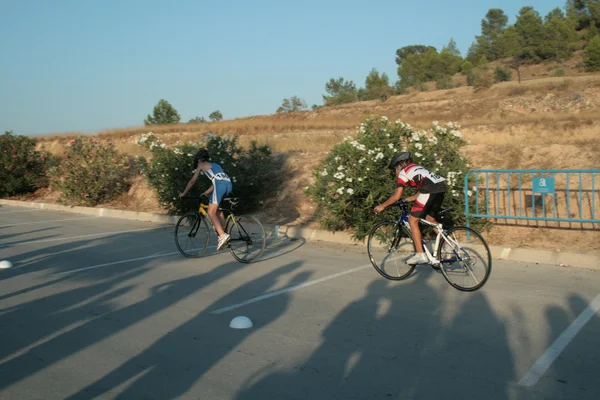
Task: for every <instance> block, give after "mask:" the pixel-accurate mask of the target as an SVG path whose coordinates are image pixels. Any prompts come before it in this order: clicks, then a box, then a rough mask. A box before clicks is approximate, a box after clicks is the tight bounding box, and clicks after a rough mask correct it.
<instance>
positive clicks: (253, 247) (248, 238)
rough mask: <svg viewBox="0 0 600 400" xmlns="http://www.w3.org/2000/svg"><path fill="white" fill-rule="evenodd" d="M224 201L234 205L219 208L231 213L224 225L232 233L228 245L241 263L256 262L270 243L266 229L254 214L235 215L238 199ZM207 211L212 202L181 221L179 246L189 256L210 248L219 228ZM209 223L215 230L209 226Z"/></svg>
mask: <svg viewBox="0 0 600 400" xmlns="http://www.w3.org/2000/svg"><path fill="white" fill-rule="evenodd" d="M182 199H196V200H202V199H203V197H190V196H184V197H182ZM224 202H228V203H229V204H230V207H229V208H224V207H219V211H223V212H224V213H225V214H227V216H226V217H225V225H224V226H223V229H224V230H225V232H227V233H228V234H229V235H231V239H230V240H229V243H228V244H227V248H228V249H229V251H231V254H232V255H233V257H235V259H236V260H238V261H239V262H243V263H251V262H253V261H256V260H257V259H258V258H259V257H260V256H261V254H262V253H263V251H264V250H265V246H266V243H267V238H266V235H265V229H264V228H263V226H262V224H261V223H260V221H259V220H258V219H257V218H256V217H254V216H252V215H239V216H238V215H235V214H234V213H233V211H232V210H233V208H234V206H235V204H236V203H237V202H236V201H235V199H233V198H225V199H224ZM207 210H208V204H205V203H203V202H202V201H201V202H200V205H199V207H198V211H191V212H188V213H186V214H184V215H182V216H181V218H179V220H178V221H177V225H176V226H175V245H176V246H177V249H178V250H179V252H180V253H181V254H183V255H184V256H185V257H188V258H196V257H200V256H202V254H204V252H205V251H206V249H207V248H208V247H209V243H210V236H211V231H215V228H214V226H213V224H212V221H211V220H210V218H209V217H208V213H207ZM209 223H210V225H211V227H212V229H210V228H209V225H208V224H209ZM215 233H216V231H215ZM213 247H216V245H215V246H213Z"/></svg>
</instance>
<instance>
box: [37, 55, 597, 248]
mask: <svg viewBox="0 0 600 400" xmlns="http://www.w3.org/2000/svg"><path fill="white" fill-rule="evenodd" d="M538 68H542V67H538ZM544 68H545V71H546V75H548V77H543V78H540V76H543V75H544V74H543V73H540V74H536V73H535V72H531V71H529V72H526V73H525V74H524V77H525V78H527V79H529V78H532V79H530V80H525V81H523V83H521V84H518V83H517V82H504V83H501V84H496V85H493V86H492V87H491V88H489V89H485V90H479V91H475V90H474V89H473V88H471V87H458V88H455V89H450V90H439V91H431V92H415V93H411V94H407V95H402V96H395V97H391V98H389V99H388V100H387V101H385V102H382V101H368V102H360V103H353V104H347V105H343V106H337V107H328V108H322V109H319V110H316V111H305V112H296V113H284V114H275V115H266V116H255V117H248V118H241V119H235V120H229V121H220V122H218V123H208V124H178V125H170V126H156V127H152V128H151V130H152V131H153V132H154V133H156V134H159V135H160V136H161V138H162V139H163V140H164V141H165V142H166V143H167V144H170V143H175V142H176V141H178V140H181V141H185V140H197V139H199V138H200V137H201V136H202V135H203V134H205V133H207V132H212V133H214V134H218V135H239V136H240V141H241V143H242V144H244V143H248V142H249V141H250V140H258V141H260V142H267V143H269V144H270V145H271V146H272V147H273V148H274V150H275V151H276V152H280V153H286V155H287V160H288V163H289V167H290V169H291V170H292V171H293V172H294V177H295V178H294V179H293V180H290V181H288V182H287V183H286V185H285V187H283V188H282V190H281V191H280V195H279V198H278V199H275V200H277V201H274V204H271V205H269V207H265V211H263V212H262V213H261V217H262V218H263V219H265V220H269V221H270V222H280V223H292V224H312V225H315V224H316V222H315V221H314V220H313V218H312V217H313V213H314V208H313V207H312V205H311V203H310V201H309V200H308V199H307V198H305V197H304V195H303V194H302V190H301V188H303V187H304V186H306V185H308V184H310V180H311V177H310V171H311V167H312V166H313V165H314V164H315V163H316V162H317V160H319V159H320V158H321V157H322V156H323V155H324V154H326V153H327V152H328V151H329V149H331V147H332V146H334V145H335V144H337V143H339V142H340V141H341V140H342V139H343V137H344V136H348V135H353V134H354V133H355V129H356V126H357V125H358V124H360V122H361V121H362V119H363V118H364V117H366V116H368V115H385V116H387V117H388V118H390V119H400V120H402V121H405V122H408V123H411V124H412V125H414V126H419V127H425V126H428V125H429V124H431V122H432V121H434V120H437V121H440V122H446V121H453V122H458V123H459V124H460V125H461V126H462V129H461V131H462V133H463V135H464V137H465V138H466V139H467V140H468V141H469V142H470V144H469V146H468V147H467V148H466V150H465V151H466V155H467V156H468V157H469V158H470V160H471V161H472V164H473V167H474V168H511V169H532V168H536V169H575V168H585V169H590V168H600V75H580V76H570V77H552V76H551V75H552V74H553V69H555V68H556V67H553V66H550V67H548V66H546V67H544ZM534 75H535V76H534ZM533 78H535V79H533ZM149 130H150V129H149V128H148V127H137V128H128V129H115V130H111V131H106V132H100V133H98V134H97V136H99V137H101V138H107V139H110V140H112V141H114V142H115V143H117V145H118V147H119V149H120V150H122V151H124V152H126V153H129V154H132V155H142V154H144V152H143V150H142V149H141V148H140V147H139V146H137V145H136V144H135V140H136V139H137V138H138V137H139V135H140V134H141V133H146V132H148V131H149ZM71 137H72V135H70V134H63V135H54V136H43V137H39V138H38V139H39V147H43V148H45V149H47V150H49V151H51V152H53V153H57V154H59V153H61V152H62V149H63V146H64V145H65V143H67V141H68V140H70V138H71ZM599 185H600V181H598V182H597V183H596V188H598V187H599ZM596 191H597V189H596ZM34 197H35V198H37V199H40V200H44V199H45V200H48V199H52V198H53V194H52V193H48V191H40V192H38V193H36V194H35V195H34ZM596 197H597V195H596ZM594 200H597V199H594ZM103 206H104V207H121V208H129V209H135V210H146V211H157V212H160V211H161V210H160V209H158V207H157V205H156V201H155V199H154V197H153V194H152V192H151V191H150V190H149V189H148V188H147V187H146V186H145V184H144V182H143V181H142V180H141V179H140V180H138V181H137V182H136V183H135V184H134V186H133V187H132V189H131V190H130V192H129V193H128V194H127V195H123V196H122V197H121V198H120V199H119V200H118V201H115V202H113V203H111V204H108V205H103ZM267 210H268V211H267ZM596 214H598V212H596ZM548 225H551V224H547V223H535V222H521V223H519V224H512V225H507V224H505V223H502V222H498V223H496V224H495V226H494V229H493V230H492V231H491V232H489V233H487V234H486V237H488V238H489V241H490V243H492V244H502V245H509V246H520V247H534V248H546V249H555V250H556V249H561V250H572V251H585V252H590V251H593V252H600V240H599V239H600V231H599V230H598V226H592V225H591V224H587V225H585V224H570V225H567V224H562V225H560V226H558V225H559V224H555V226H553V227H552V226H548ZM315 226H316V225H315ZM565 228H567V229H565Z"/></svg>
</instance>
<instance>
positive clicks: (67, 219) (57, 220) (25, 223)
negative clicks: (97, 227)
mask: <svg viewBox="0 0 600 400" xmlns="http://www.w3.org/2000/svg"><path fill="white" fill-rule="evenodd" d="M92 218H100V217H78V218H66V219H55V220H50V221H35V222H23V223H21V224H9V225H0V228H8V227H9V226H21V225H33V224H46V223H49V222H61V221H74V220H76V219H92Z"/></svg>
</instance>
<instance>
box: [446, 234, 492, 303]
mask: <svg viewBox="0 0 600 400" xmlns="http://www.w3.org/2000/svg"><path fill="white" fill-rule="evenodd" d="M446 236H448V240H446V239H444V240H443V241H442V244H441V245H440V248H439V250H438V260H440V262H441V270H442V274H443V275H444V278H446V280H447V281H448V283H449V284H450V285H452V286H453V287H455V288H456V289H458V290H461V291H464V292H472V291H474V290H477V289H480V288H481V287H482V286H483V285H485V283H486V282H487V280H488V278H489V277H490V273H491V272H492V254H491V252H490V249H489V247H488V245H487V243H486V241H485V239H483V237H482V236H481V235H480V234H479V232H477V231H476V230H474V229H471V228H467V227H465V226H459V227H456V228H453V229H450V230H449V231H448V232H447V233H446Z"/></svg>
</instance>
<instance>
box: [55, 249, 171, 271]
mask: <svg viewBox="0 0 600 400" xmlns="http://www.w3.org/2000/svg"><path fill="white" fill-rule="evenodd" d="M174 254H181V253H179V252H178V251H174V252H171V253H160V254H154V255H151V256H146V257H139V258H130V259H129V260H121V261H114V262H109V263H105V264H98V265H91V266H89V267H83V268H78V269H72V270H70V271H63V272H55V273H54V274H51V275H64V274H73V273H75V272H81V271H87V270H90V269H96V268H101V267H108V266H110V265H117V264H123V263H128V262H131V261H140V260H148V259H151V258H159V257H166V256H172V255H174Z"/></svg>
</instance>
